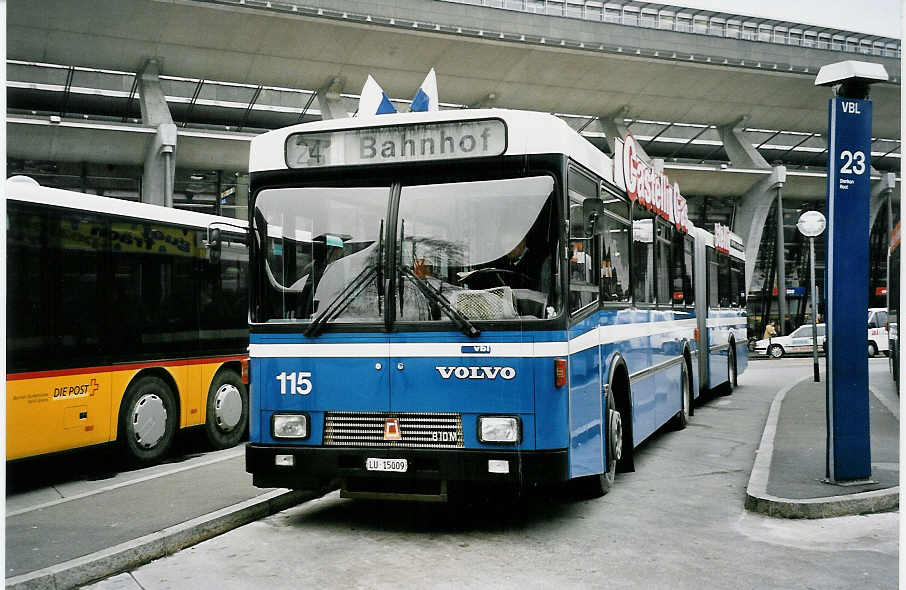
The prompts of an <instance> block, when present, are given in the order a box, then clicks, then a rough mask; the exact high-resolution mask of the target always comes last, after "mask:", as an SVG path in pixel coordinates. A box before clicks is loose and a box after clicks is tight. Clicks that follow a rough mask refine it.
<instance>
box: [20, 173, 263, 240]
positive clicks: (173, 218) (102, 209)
mask: <svg viewBox="0 0 906 590" xmlns="http://www.w3.org/2000/svg"><path fill="white" fill-rule="evenodd" d="M6 198H7V199H10V200H13V201H24V202H27V203H38V204H42V205H49V206H53V207H63V208H66V209H75V210H79V211H86V212H95V213H106V214H110V215H119V216H123V217H131V218H134V219H139V220H148V221H160V222H164V223H175V224H179V225H187V226H194V227H199V228H206V227H208V226H209V225H211V224H215V223H216V224H228V225H231V226H236V227H242V228H245V227H246V226H247V225H248V222H247V221H245V220H243V219H233V218H230V217H218V216H217V215H209V214H207V213H197V212H195V211H185V210H183V209H173V208H172V207H161V206H159V205H150V204H148V203H136V202H134V201H126V200H124V199H114V198H110V197H100V196H98V195H92V194H88V193H79V192H75V191H68V190H63V189H57V188H50V187H46V186H41V185H39V184H37V183H31V182H22V181H21V180H20V181H12V182H11V181H9V180H7V182H6ZM219 227H220V228H221V229H224V228H223V225H219Z"/></svg>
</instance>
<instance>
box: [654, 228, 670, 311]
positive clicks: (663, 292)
mask: <svg viewBox="0 0 906 590" xmlns="http://www.w3.org/2000/svg"><path fill="white" fill-rule="evenodd" d="M670 233H671V230H670V228H669V227H666V226H665V225H663V224H662V223H660V222H658V223H657V302H658V307H671V306H672V305H673V289H671V281H670V271H671V269H672V268H673V249H672V248H671V247H670V238H671V235H670Z"/></svg>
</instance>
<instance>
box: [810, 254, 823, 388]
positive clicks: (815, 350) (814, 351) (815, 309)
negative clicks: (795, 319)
mask: <svg viewBox="0 0 906 590" xmlns="http://www.w3.org/2000/svg"><path fill="white" fill-rule="evenodd" d="M808 252H809V260H810V263H809V278H810V279H811V281H812V361H813V364H814V367H815V383H819V382H820V381H821V374H820V373H819V372H818V285H817V284H816V283H815V238H809V239H808Z"/></svg>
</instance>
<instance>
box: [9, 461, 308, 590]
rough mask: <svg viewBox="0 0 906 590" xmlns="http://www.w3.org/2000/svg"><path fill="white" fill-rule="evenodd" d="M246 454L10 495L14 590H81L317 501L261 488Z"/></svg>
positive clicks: (10, 571) (169, 465)
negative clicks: (247, 469) (253, 479)
mask: <svg viewBox="0 0 906 590" xmlns="http://www.w3.org/2000/svg"><path fill="white" fill-rule="evenodd" d="M244 450H245V449H244V446H240V447H235V448H233V449H227V450H225V451H218V452H215V453H210V454H205V455H202V456H198V457H192V458H189V459H187V460H184V461H182V462H181V463H176V464H173V463H171V464H163V465H158V466H155V467H153V468H149V469H144V470H140V471H134V472H126V473H121V474H118V475H117V476H116V477H114V478H111V479H108V480H104V481H100V482H98V481H80V482H72V483H68V484H65V485H54V486H50V487H48V488H45V489H42V490H38V491H33V492H30V493H25V494H12V495H8V496H7V499H6V547H5V550H6V569H5V577H6V588H7V589H10V588H14V589H25V588H29V589H30V588H54V589H61V588H76V587H78V586H81V585H83V584H87V583H90V582H92V581H95V580H99V579H102V578H105V577H108V576H111V575H113V574H116V573H118V572H122V571H128V570H129V569H133V568H135V567H137V566H139V565H142V564H145V563H148V562H149V561H152V560H154V559H158V558H160V557H164V556H166V555H169V554H172V553H175V552H176V551H179V550H180V549H183V548H185V547H188V546H190V545H193V544H195V543H198V542H200V541H202V540H205V539H209V538H211V537H214V536H216V535H219V534H221V533H224V532H226V531H228V530H230V529H233V528H236V527H239V526H242V525H244V524H246V523H249V522H252V521H254V520H257V519H260V518H263V517H265V516H268V515H270V514H274V513H276V512H279V511H280V510H283V509H285V508H288V507H290V506H293V505H295V504H297V503H299V502H302V501H304V500H307V499H309V498H311V497H312V494H305V493H302V492H292V491H287V490H262V489H258V488H255V487H253V486H252V484H251V476H249V475H248V474H247V473H246V472H245V455H244ZM51 493H53V494H54V495H55V496H56V497H55V498H52V497H50V494H51Z"/></svg>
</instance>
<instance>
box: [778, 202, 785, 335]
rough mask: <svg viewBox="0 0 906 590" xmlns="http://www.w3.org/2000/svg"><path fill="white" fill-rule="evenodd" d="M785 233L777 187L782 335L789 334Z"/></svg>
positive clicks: (779, 300) (781, 204) (779, 294)
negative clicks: (787, 323) (787, 324)
mask: <svg viewBox="0 0 906 590" xmlns="http://www.w3.org/2000/svg"><path fill="white" fill-rule="evenodd" d="M785 237H786V236H785V235H784V231H783V194H782V192H781V190H780V187H777V307H778V310H777V311H779V312H780V333H779V334H778V336H785V335H786V334H787V326H786V316H787V307H786V243H785Z"/></svg>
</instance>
